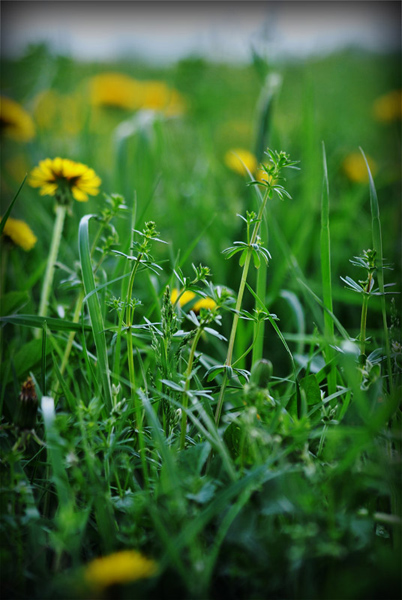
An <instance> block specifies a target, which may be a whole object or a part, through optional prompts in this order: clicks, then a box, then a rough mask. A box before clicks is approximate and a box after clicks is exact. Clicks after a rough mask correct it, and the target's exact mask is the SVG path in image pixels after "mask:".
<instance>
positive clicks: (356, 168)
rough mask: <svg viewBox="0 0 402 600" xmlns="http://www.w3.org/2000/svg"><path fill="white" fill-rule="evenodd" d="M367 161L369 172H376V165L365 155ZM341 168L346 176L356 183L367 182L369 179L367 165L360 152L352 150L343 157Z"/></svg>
mask: <svg viewBox="0 0 402 600" xmlns="http://www.w3.org/2000/svg"><path fill="white" fill-rule="evenodd" d="M366 158H367V162H368V164H369V167H370V171H371V174H372V175H373V176H374V174H375V173H376V172H377V165H376V164H375V162H374V160H373V159H372V158H370V157H369V156H367V155H366ZM342 168H343V171H344V172H345V174H346V175H347V177H348V178H349V179H350V180H351V181H354V182H356V183H367V182H368V180H369V176H368V172H367V166H366V163H365V161H364V158H363V156H362V155H361V154H360V152H353V153H352V154H349V156H347V157H346V158H345V160H344V161H343V163H342Z"/></svg>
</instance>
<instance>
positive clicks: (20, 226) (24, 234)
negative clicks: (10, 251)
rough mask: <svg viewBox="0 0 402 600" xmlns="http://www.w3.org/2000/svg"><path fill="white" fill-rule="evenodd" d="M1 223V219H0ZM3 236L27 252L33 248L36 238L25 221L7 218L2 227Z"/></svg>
mask: <svg viewBox="0 0 402 600" xmlns="http://www.w3.org/2000/svg"><path fill="white" fill-rule="evenodd" d="M0 221H1V217H0ZM3 234H4V235H6V236H8V237H9V238H10V239H11V240H12V241H13V242H14V244H16V245H17V246H20V247H21V248H22V249H23V250H25V251H27V252H28V251H29V250H32V248H33V247H34V246H35V244H36V242H37V240H38V238H37V237H36V235H35V234H34V232H33V231H32V229H31V228H30V227H29V225H28V224H27V223H25V221H20V220H19V219H12V218H11V217H9V218H8V219H7V221H6V224H5V225H4V229H3Z"/></svg>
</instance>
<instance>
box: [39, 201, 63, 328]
mask: <svg viewBox="0 0 402 600" xmlns="http://www.w3.org/2000/svg"><path fill="white" fill-rule="evenodd" d="M66 212H67V206H64V205H61V204H57V205H56V220H55V222H54V227H53V236H52V243H51V246H50V252H49V258H48V260H47V266H46V273H45V279H44V281H43V287H42V293H41V297H40V304H39V313H38V314H39V316H40V317H45V316H46V315H47V309H48V303H49V295H50V289H51V287H52V283H53V277H54V269H55V262H56V260H57V256H58V253H59V248H60V242H61V236H62V233H63V226H64V218H65V216H66ZM38 337H39V335H38Z"/></svg>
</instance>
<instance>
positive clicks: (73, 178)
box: [28, 157, 101, 202]
mask: <svg viewBox="0 0 402 600" xmlns="http://www.w3.org/2000/svg"><path fill="white" fill-rule="evenodd" d="M28 183H29V184H30V185H31V186H32V187H38V188H41V189H40V192H39V193H40V195H41V196H54V195H56V197H57V196H58V197H59V200H60V201H61V200H64V199H65V198H66V194H67V196H69V195H70V194H72V195H73V198H75V200H78V202H86V201H87V200H88V194H90V195H91V196H96V195H97V194H98V193H99V186H100V184H101V180H100V179H99V177H98V176H97V175H96V173H95V171H94V170H93V169H90V168H89V167H87V166H86V165H83V164H82V163H76V162H74V161H72V160H70V159H68V158H59V157H58V158H54V159H51V158H46V159H45V160H41V161H40V163H39V166H37V167H35V168H34V169H32V171H31V175H30V178H29V180H28ZM67 200H68V198H67Z"/></svg>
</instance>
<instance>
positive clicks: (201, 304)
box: [193, 298, 216, 313]
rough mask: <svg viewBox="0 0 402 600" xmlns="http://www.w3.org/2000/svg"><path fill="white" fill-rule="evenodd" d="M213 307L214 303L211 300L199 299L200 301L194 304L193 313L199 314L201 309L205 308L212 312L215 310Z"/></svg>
mask: <svg viewBox="0 0 402 600" xmlns="http://www.w3.org/2000/svg"><path fill="white" fill-rule="evenodd" d="M215 306H216V302H215V300H213V299H212V298H201V300H198V302H196V303H195V304H194V306H193V311H194V312H195V313H197V312H200V310H201V309H202V308H205V309H206V310H212V309H213V308H215Z"/></svg>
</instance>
